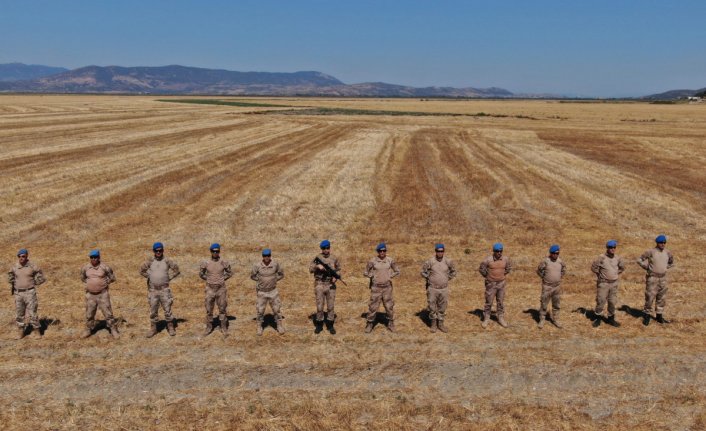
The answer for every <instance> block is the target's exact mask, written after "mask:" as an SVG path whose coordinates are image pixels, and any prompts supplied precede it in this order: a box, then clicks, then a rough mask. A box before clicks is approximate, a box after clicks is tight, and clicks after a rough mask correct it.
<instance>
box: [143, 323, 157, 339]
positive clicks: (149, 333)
mask: <svg viewBox="0 0 706 431" xmlns="http://www.w3.org/2000/svg"><path fill="white" fill-rule="evenodd" d="M155 335H157V323H155V322H151V323H150V330H149V331H147V334H145V337H147V338H152V337H154V336H155Z"/></svg>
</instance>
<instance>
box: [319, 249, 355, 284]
mask: <svg viewBox="0 0 706 431" xmlns="http://www.w3.org/2000/svg"><path fill="white" fill-rule="evenodd" d="M314 263H315V264H317V265H321V266H323V267H324V271H325V272H326V275H328V276H329V277H331V278H334V279H336V280H341V283H343V284H345V285H346V286H348V284H347V283H346V282H345V281H343V279H342V278H341V276H340V275H338V273H337V272H336V271H334V269H333V268H331V267H330V266H328V264H327V263H326V262H324V261H323V260H321V259H320V258H319V256H316V257H315V258H314Z"/></svg>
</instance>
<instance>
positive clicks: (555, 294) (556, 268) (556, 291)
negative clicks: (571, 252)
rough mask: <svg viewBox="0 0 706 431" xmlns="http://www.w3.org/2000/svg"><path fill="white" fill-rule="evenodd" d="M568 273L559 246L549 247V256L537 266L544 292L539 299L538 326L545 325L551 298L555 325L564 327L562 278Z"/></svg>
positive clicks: (540, 327)
mask: <svg viewBox="0 0 706 431" xmlns="http://www.w3.org/2000/svg"><path fill="white" fill-rule="evenodd" d="M564 274H566V264H564V261H563V260H561V258H560V257H559V246H558V245H556V244H554V245H552V246H551V247H549V256H548V257H545V258H544V259H543V260H542V261H541V262H540V263H539V266H537V275H539V277H540V278H541V279H542V293H541V296H540V299H539V323H538V324H537V327H538V328H539V329H542V328H543V327H544V319H545V317H546V315H547V306H548V305H549V300H551V301H552V314H551V319H552V323H554V326H556V327H557V328H563V326H562V324H561V323H560V322H559V308H560V305H561V279H562V278H563V277H564Z"/></svg>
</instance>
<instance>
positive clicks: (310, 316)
mask: <svg viewBox="0 0 706 431" xmlns="http://www.w3.org/2000/svg"><path fill="white" fill-rule="evenodd" d="M273 319H274V318H273ZM336 319H338V314H334V315H333V321H334V322H336ZM309 320H311V324H312V325H314V326H316V313H312V314H310V315H309ZM326 320H328V313H326V312H324V321H326Z"/></svg>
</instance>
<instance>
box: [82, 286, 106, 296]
mask: <svg viewBox="0 0 706 431" xmlns="http://www.w3.org/2000/svg"><path fill="white" fill-rule="evenodd" d="M106 290H108V288H107V287H106V288H105V289H103V290H101V291H100V292H91V291H90V290H87V291H86V292H88V293H90V294H91V295H100V294H101V293H103V292H105V291H106Z"/></svg>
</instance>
